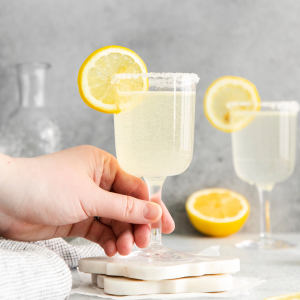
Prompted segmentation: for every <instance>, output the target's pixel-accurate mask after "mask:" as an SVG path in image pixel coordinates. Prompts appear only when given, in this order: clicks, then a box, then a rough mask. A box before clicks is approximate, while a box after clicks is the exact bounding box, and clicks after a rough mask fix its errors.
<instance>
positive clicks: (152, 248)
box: [118, 243, 196, 262]
mask: <svg viewBox="0 0 300 300" xmlns="http://www.w3.org/2000/svg"><path fill="white" fill-rule="evenodd" d="M118 258H119V259H122V260H123V261H132V262H139V261H140V262H176V261H178V262H182V261H188V260H191V259H192V260H194V259H195V258H196V255H194V254H191V253H185V252H181V251H176V250H173V249H169V248H167V247H165V246H163V245H161V244H159V243H152V244H150V245H149V246H148V247H147V248H145V249H139V250H137V251H134V252H132V253H131V254H129V255H128V256H122V257H121V256H119V257H118Z"/></svg>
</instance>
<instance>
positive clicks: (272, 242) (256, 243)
mask: <svg viewBox="0 0 300 300" xmlns="http://www.w3.org/2000/svg"><path fill="white" fill-rule="evenodd" d="M296 246H297V245H295V244H292V243H289V242H286V241H282V240H277V239H274V238H270V237H268V238H259V239H257V240H245V241H242V242H238V243H236V244H235V247H237V248H241V249H250V250H274V249H288V248H293V247H296Z"/></svg>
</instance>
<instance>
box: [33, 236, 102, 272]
mask: <svg viewBox="0 0 300 300" xmlns="http://www.w3.org/2000/svg"><path fill="white" fill-rule="evenodd" d="M31 243H32V244H36V245H39V246H44V247H47V248H48V249H50V250H52V251H54V252H56V253H57V254H58V255H59V256H60V257H61V258H63V259H64V261H65V262H66V264H67V265H68V266H69V267H70V268H75V267H77V266H78V261H79V259H80V258H84V257H94V256H105V253H104V250H103V249H102V248H101V247H100V246H99V245H98V244H95V243H90V244H88V245H78V246H72V245H70V244H69V243H67V242H66V241H65V240H63V239H61V238H56V239H51V240H45V241H37V242H31Z"/></svg>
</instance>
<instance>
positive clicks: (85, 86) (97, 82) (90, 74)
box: [78, 46, 148, 113]
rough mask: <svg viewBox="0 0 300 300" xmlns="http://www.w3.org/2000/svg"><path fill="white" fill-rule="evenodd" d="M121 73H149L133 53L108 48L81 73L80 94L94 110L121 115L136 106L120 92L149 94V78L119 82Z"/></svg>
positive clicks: (92, 57)
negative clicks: (118, 78) (120, 95)
mask: <svg viewBox="0 0 300 300" xmlns="http://www.w3.org/2000/svg"><path fill="white" fill-rule="evenodd" d="M119 73H132V74H136V73H147V67H146V65H145V63H144V62H143V61H142V59H141V58H140V57H139V56H138V55H137V54H136V53H135V52H133V51H132V50H130V49H127V48H125V47H120V46H107V47H104V48H101V49H98V50H96V51H95V52H93V53H92V54H91V55H89V57H88V58H87V59H86V60H85V61H84V63H83V64H82V66H81V68H80V70H79V73H78V87H79V93H80V96H81V98H82V99H83V101H84V102H85V103H86V104H87V105H88V106H90V107H92V108H94V109H96V110H98V111H101V112H104V113H119V112H120V111H122V110H125V109H129V108H131V107H133V106H135V105H136V103H131V102H130V99H127V98H126V97H118V93H117V91H118V92H132V91H147V89H148V81H147V78H146V77H139V78H130V79H122V80H116V79H115V77H114V75H116V74H119Z"/></svg>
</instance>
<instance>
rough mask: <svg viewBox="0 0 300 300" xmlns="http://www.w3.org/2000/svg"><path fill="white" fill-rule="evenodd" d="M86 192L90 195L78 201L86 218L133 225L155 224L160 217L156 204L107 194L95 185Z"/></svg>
mask: <svg viewBox="0 0 300 300" xmlns="http://www.w3.org/2000/svg"><path fill="white" fill-rule="evenodd" d="M93 184H94V183H93ZM86 190H87V191H89V192H90V194H85V197H84V198H83V199H82V198H81V199H79V201H80V204H81V207H82V209H83V210H84V212H85V213H86V214H87V216H90V217H91V216H99V217H105V218H109V219H114V220H118V221H121V222H127V223H134V224H149V223H155V222H157V221H158V220H159V219H160V218H161V216H162V208H161V207H160V206H159V205H158V204H156V203H152V202H149V201H143V200H139V199H136V198H134V197H131V196H125V195H120V194H116V193H112V192H107V191H104V190H102V189H100V188H99V187H98V186H97V185H96V184H94V185H93V187H92V188H91V189H86Z"/></svg>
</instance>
